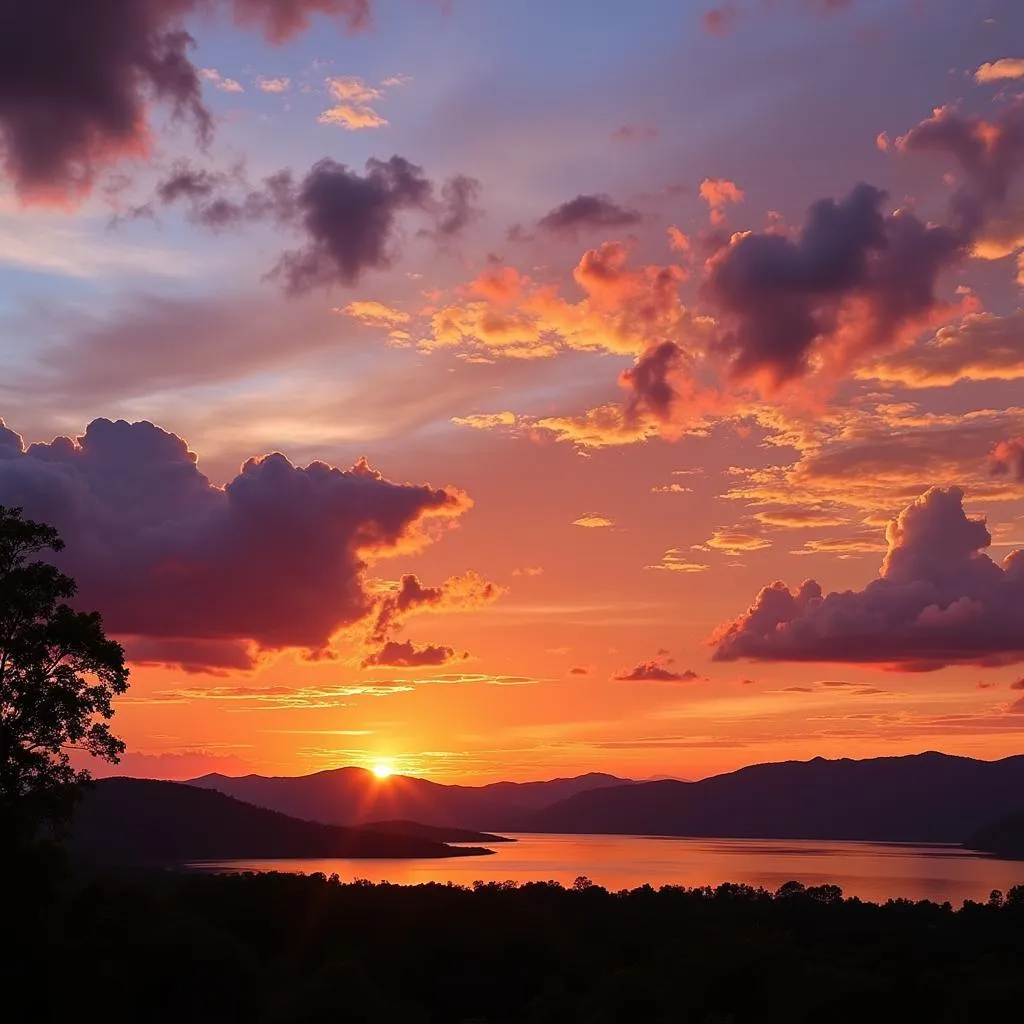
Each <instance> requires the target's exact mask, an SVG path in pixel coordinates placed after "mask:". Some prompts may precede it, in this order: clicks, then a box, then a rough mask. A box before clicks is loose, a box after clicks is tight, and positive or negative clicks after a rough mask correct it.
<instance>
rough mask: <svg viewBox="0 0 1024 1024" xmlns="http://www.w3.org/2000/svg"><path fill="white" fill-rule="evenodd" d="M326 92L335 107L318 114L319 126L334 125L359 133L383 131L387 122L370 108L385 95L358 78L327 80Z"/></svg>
mask: <svg viewBox="0 0 1024 1024" xmlns="http://www.w3.org/2000/svg"><path fill="white" fill-rule="evenodd" d="M327 91H328V93H329V94H330V95H331V97H332V99H334V101H335V105H334V106H333V107H331V108H330V109H329V110H325V111H324V112H323V113H322V114H321V115H320V117H319V121H320V123H321V124H336V125H339V126H340V127H342V128H347V129H348V130H349V131H360V130H361V129H363V128H383V127H384V126H385V125H386V124H387V123H388V122H387V120H385V118H383V117H381V115H380V114H378V113H377V111H376V110H374V109H373V107H371V106H370V104H371V103H374V102H376V101H377V100H379V99H382V98H383V95H384V94H383V93H382V92H381V91H380V90H379V89H375V88H373V86H370V85H367V84H366V82H364V81H363V80H362V79H361V78H356V77H345V78H328V79H327Z"/></svg>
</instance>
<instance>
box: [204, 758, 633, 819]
mask: <svg viewBox="0 0 1024 1024" xmlns="http://www.w3.org/2000/svg"><path fill="white" fill-rule="evenodd" d="M623 784H627V785H628V784H629V780H628V779H619V778H616V777H615V776H614V775H602V774H597V773H594V774H590V775H581V776H579V777H578V778H574V779H554V780H552V781H550V782H495V783H492V784H491V785H487V786H444V785H441V784H440V783H437V782H429V781H427V780H426V779H414V778H409V777H408V776H404V775H392V776H390V777H389V778H387V779H378V778H377V777H376V776H375V775H374V774H373V773H372V772H368V771H366V770H365V769H363V768H336V769H332V770H330V771H324V772H317V773H316V774H315V775H301V776H297V777H283V778H282V777H277V778H273V777H270V778H268V777H266V776H262V775H246V776H243V777H242V778H231V777H229V776H226V775H204V776H203V777H202V778H199V779H192V780H191V781H190V782H189V785H191V786H199V787H202V788H204V789H215V790H217V791H218V792H220V793H226V794H227V795H228V796H233V797H237V798H238V799H239V800H245V801H246V802H247V803H251V804H256V805H257V806H258V807H269V808H271V809H272V810H275V811H282V812H283V813H285V814H290V815H293V816H294V817H296V818H303V819H305V820H307V821H320V822H324V823H325V824H333V825H362V824H366V823H368V822H372V821H393V820H401V821H416V822H422V823H423V824H426V825H434V826H438V827H445V828H462V829H472V830H474V831H475V830H477V829H483V830H485V831H510V830H511V827H512V826H514V825H515V824H517V823H522V822H523V821H525V820H526V818H527V817H528V815H529V814H530V813H531V812H532V811H534V810H539V809H540V808H542V807H546V806H548V805H549V804H552V803H554V802H555V801H557V800H563V799H565V798H566V797H569V796H572V795H574V794H576V793H580V792H584V791H588V790H592V789H596V788H600V787H605V786H620V785H623Z"/></svg>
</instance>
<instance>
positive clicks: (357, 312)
mask: <svg viewBox="0 0 1024 1024" xmlns="http://www.w3.org/2000/svg"><path fill="white" fill-rule="evenodd" d="M338 312H339V313H343V314H344V315H345V316H350V317H352V319H353V320H357V321H359V323H361V324H363V325H364V326H366V327H401V326H403V325H404V324H407V323H409V321H410V320H412V316H411V315H410V314H408V313H406V312H404V311H403V310H401V309H392V308H391V307H390V306H386V305H384V303H383V302H375V301H373V300H364V299H357V300H356V301H355V302H350V303H349V304H348V305H347V306H345V307H343V308H342V309H339V310H338Z"/></svg>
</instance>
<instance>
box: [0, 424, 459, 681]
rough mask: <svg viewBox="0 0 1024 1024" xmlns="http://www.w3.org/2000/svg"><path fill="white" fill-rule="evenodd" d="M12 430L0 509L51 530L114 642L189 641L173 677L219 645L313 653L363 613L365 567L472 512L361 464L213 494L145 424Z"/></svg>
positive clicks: (258, 473)
mask: <svg viewBox="0 0 1024 1024" xmlns="http://www.w3.org/2000/svg"><path fill="white" fill-rule="evenodd" d="M10 433H11V432H10V431H3V432H0V503H3V504H5V505H9V506H20V507H23V508H24V510H25V514H26V515H27V516H29V517H31V518H35V519H39V520H42V521H44V522H50V523H53V524H54V525H55V526H56V527H57V528H58V529H59V530H60V532H61V534H62V536H63V537H64V539H65V541H66V542H67V548H66V550H65V551H64V552H63V553H62V555H61V556H60V558H61V565H62V567H63V568H65V569H66V570H67V571H68V572H70V573H71V575H73V576H74V577H75V578H76V579H77V580H78V582H79V584H80V593H81V600H82V603H83V605H85V606H88V607H90V608H96V609H98V610H99V611H100V612H101V613H102V614H103V616H104V621H105V624H106V626H107V629H108V630H109V631H110V632H111V633H113V634H116V635H118V636H122V637H141V638H144V639H145V640H147V641H150V642H155V641H160V642H161V643H164V642H167V641H175V642H187V643H186V645H185V648H180V647H179V649H178V654H177V656H175V660H177V661H178V662H179V663H181V664H193V665H194V664H196V663H197V662H198V661H202V660H205V658H206V657H207V656H211V652H215V657H214V660H215V661H216V665H218V666H221V667H223V666H224V665H225V659H226V658H227V659H228V661H229V663H230V657H231V656H230V644H236V645H237V646H238V647H239V649H250V648H255V649H257V650H280V649H285V648H299V649H303V650H306V651H309V652H313V653H319V652H323V651H324V650H326V649H327V648H328V646H329V644H330V641H331V638H332V636H334V635H335V634H336V633H337V632H338V631H339V630H341V629H342V628H344V627H346V626H351V625H353V624H355V623H356V622H359V621H361V620H363V619H364V618H366V617H367V616H368V615H370V614H371V612H372V611H373V610H374V608H375V604H376V598H375V595H374V594H372V593H371V592H369V591H368V589H367V587H366V584H365V579H364V575H365V571H366V569H367V566H368V564H369V563H371V562H373V561H375V560H377V559H379V558H382V557H385V556H387V555H393V554H396V553H400V552H401V551H403V550H409V549H412V548H415V547H417V546H420V545H422V544H423V543H425V542H426V541H427V540H428V539H429V536H430V535H429V534H428V533H427V532H425V530H426V529H427V528H428V526H429V524H430V523H436V524H437V525H441V524H442V523H443V522H446V521H447V522H449V523H450V522H451V521H452V520H454V519H455V518H457V517H458V516H460V515H461V514H462V513H463V512H464V511H465V510H466V509H467V508H468V507H469V504H470V502H469V500H468V498H466V496H465V495H464V494H462V493H461V492H459V491H456V490H452V489H442V488H435V487H430V486H427V485H413V484H398V483H392V482H391V481H389V480H387V479H385V478H384V477H383V476H382V475H381V474H380V473H378V472H376V471H374V470H373V469H371V468H370V467H369V466H368V465H367V464H366V462H365V461H360V462H358V463H356V464H355V465H354V466H353V467H352V468H351V469H349V470H344V471H343V470H340V469H335V468H332V467H330V466H327V465H325V464H324V463H320V462H314V463H312V464H311V465H309V466H306V467H304V468H302V467H298V466H294V465H292V464H291V463H290V462H289V461H288V460H287V459H286V458H285V457H284V456H283V455H276V454H275V455H268V456H265V457H261V458H253V459H250V460H249V461H248V462H246V464H245V465H244V466H243V467H242V469H241V471H240V473H239V474H238V475H237V476H236V477H235V478H234V479H233V480H231V481H230V482H229V483H228V484H227V486H225V487H224V488H219V487H215V486H213V485H212V484H211V483H210V481H209V480H208V479H207V478H206V477H205V476H204V475H203V474H202V473H201V472H200V470H199V467H198V465H197V458H196V456H195V455H194V454H193V453H191V452H190V451H189V450H188V447H187V446H186V444H185V442H184V441H183V440H182V439H181V438H179V437H177V436H175V435H174V434H170V433H167V432H166V431H163V430H161V429H160V428H159V427H156V426H154V425H153V424H151V423H144V422H143V423H134V424H129V423H126V422H123V421H118V422H116V423H113V422H110V421H109V420H102V419H101V420H95V421H94V422H92V423H91V424H90V425H89V427H88V428H87V430H86V432H85V434H84V435H83V436H81V437H80V438H78V439H71V438H66V437H59V438H57V439H56V440H54V441H53V442H51V443H49V444H33V445H31V446H29V447H28V448H23V447H22V445H21V444H20V443H16V442H15V441H14V440H13V439H12V437H11V436H10ZM204 645H206V646H204ZM211 645H212V646H211ZM225 645H228V646H227V647H225ZM164 651H165V653H166V651H167V648H165V649H164ZM143 656H145V655H143ZM238 657H239V655H238V653H237V651H236V653H235V658H236V661H235V662H234V663H233V664H230V665H229V667H236V666H237V665H239V664H240V662H239V661H238V660H237V659H238Z"/></svg>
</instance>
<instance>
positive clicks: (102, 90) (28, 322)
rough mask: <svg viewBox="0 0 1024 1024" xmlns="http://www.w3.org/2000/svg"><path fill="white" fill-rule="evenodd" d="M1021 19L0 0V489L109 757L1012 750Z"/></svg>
mask: <svg viewBox="0 0 1024 1024" xmlns="http://www.w3.org/2000/svg"><path fill="white" fill-rule="evenodd" d="M1021 40H1024V6H1022V5H1021V4H1020V3H1019V2H1018V0H975V2H972V3H963V2H961V0H735V2H729V3H725V4H724V5H721V6H718V7H714V6H712V5H711V4H709V3H708V2H706V0H693V2H690V0H680V2H669V0H641V2H640V3H639V4H633V5H622V4H620V3H612V2H610V0H586V2H584V0H560V2H559V3H557V4H553V3H550V2H549V0H517V2H516V3H507V2H504V3H502V2H498V0H91V2H90V3H89V4H80V3H78V2H72V0H36V2H35V3H34V4H32V5H28V6H26V5H23V4H21V3H20V2H19V0H0V158H2V170H0V415H2V417H3V423H4V424H5V425H6V426H4V427H0V504H5V505H12V506H19V507H23V508H24V510H25V514H26V515H29V516H31V517H32V518H35V519H39V520H43V521H46V522H51V523H53V524H55V525H56V526H57V527H58V528H59V529H60V531H61V534H62V536H63V537H64V539H65V540H66V542H67V548H66V549H65V551H64V552H63V553H62V554H61V555H60V556H59V557H60V563H61V566H62V568H64V569H66V571H68V572H70V573H71V574H72V575H74V576H75V578H76V579H77V580H78V583H79V587H80V592H79V598H78V600H79V602H80V603H81V605H82V606H83V607H86V606H87V607H89V608H95V609H97V610H99V611H100V612H101V614H102V615H103V620H104V623H105V626H106V629H107V631H108V633H109V634H111V635H113V636H115V637H116V638H117V639H118V640H119V641H120V642H122V643H123V644H124V646H125V649H126V651H127V653H128V657H129V660H130V663H131V667H132V687H131V690H130V692H129V693H128V694H127V695H126V696H125V697H123V698H122V699H121V700H120V702H119V706H118V712H117V717H116V720H115V721H116V729H115V731H116V732H118V733H119V734H120V735H121V736H122V737H123V738H124V740H125V741H126V743H127V747H128V752H127V753H126V755H125V757H124V759H123V761H122V764H121V765H120V766H119V767H118V768H117V769H112V770H116V771H119V772H123V773H128V774H134V775H142V776H154V777H163V778H189V777H193V776H196V775H200V774H204V773H206V772H211V771H220V772H223V773H225V774H231V775H240V774H246V773H249V772H258V773H261V774H273V775H297V774H306V773H309V772H313V771H319V770H323V769H327V768H335V767H340V766H343V765H350V764H354V765H364V766H373V765H375V764H378V763H384V764H386V765H387V766H389V767H391V768H393V769H394V770H396V771H401V772H404V773H408V774H415V775H422V776H425V777H428V778H432V779H435V780H437V781H441V782H488V781H494V780H497V779H499V778H507V779H523V780H526V779H539V778H550V777H554V776H564V775H571V774H579V773H582V772H586V771H607V772H613V773H616V774H618V775H621V776H628V777H631V778H648V777H653V776H662V775H671V776H675V777H680V778H700V777H703V776H706V775H710V774H716V773H719V772H724V771H730V770H733V769H735V768H738V767H740V766H742V765H745V764H751V763H755V762H763V761H776V760H786V759H805V758H810V757H814V756H819V755H821V756H825V757H870V756H880V755H896V754H904V753H911V752H917V751H921V750H927V749H939V750H943V751H947V752H950V753H957V754H964V755H970V756H975V757H983V758H996V757H1001V756H1006V755H1009V754H1013V753H1017V752H1019V750H1020V742H1021V738H1022V735H1024V553H1022V552H1021V551H1020V550H1018V549H1019V548H1024V396H1022V394H1021V381H1022V380H1024V311H1022V309H1021V304H1020V293H1021V289H1022V287H1024V52H1022V50H1021V46H1020V41H1021Z"/></svg>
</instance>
